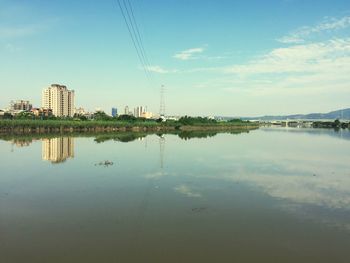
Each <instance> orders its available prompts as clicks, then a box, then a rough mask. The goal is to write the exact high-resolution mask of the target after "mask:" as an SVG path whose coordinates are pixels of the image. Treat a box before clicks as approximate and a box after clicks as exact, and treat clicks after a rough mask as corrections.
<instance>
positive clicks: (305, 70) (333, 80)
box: [222, 38, 350, 95]
mask: <svg viewBox="0 0 350 263" xmlns="http://www.w3.org/2000/svg"><path fill="white" fill-rule="evenodd" d="M224 71H225V72H226V73H228V74H230V75H231V76H229V77H227V78H226V79H225V80H222V82H223V81H225V82H226V83H224V85H225V86H226V88H225V90H232V91H236V90H237V88H239V89H241V90H242V89H244V90H246V91H250V92H252V93H254V95H262V94H270V95H277V94H285V95H286V94H289V93H293V94H294V95H297V94H299V95H302V94H304V95H305V93H306V94H316V93H319V92H328V93H329V92H342V93H344V92H345V93H346V92H349V85H348V83H350V38H346V39H335V40H328V41H325V42H319V43H313V44H305V45H294V46H291V47H287V48H277V49H274V50H272V51H271V52H269V53H267V54H266V55H263V56H261V57H258V58H256V59H253V60H251V61H249V62H247V63H245V64H240V65H234V66H232V67H228V68H226V69H225V70H224Z"/></svg>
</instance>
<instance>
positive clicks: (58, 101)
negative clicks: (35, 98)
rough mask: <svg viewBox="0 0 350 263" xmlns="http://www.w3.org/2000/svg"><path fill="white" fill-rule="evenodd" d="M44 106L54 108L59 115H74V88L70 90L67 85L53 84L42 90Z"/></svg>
mask: <svg viewBox="0 0 350 263" xmlns="http://www.w3.org/2000/svg"><path fill="white" fill-rule="evenodd" d="M42 107H43V108H45V109H52V113H53V115H55V116H57V117H64V116H66V117H73V115H74V90H68V89H67V87H66V86H62V85H59V84H52V85H51V86H50V87H48V88H46V89H44V90H43V92H42Z"/></svg>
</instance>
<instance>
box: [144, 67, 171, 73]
mask: <svg viewBox="0 0 350 263" xmlns="http://www.w3.org/2000/svg"><path fill="white" fill-rule="evenodd" d="M146 69H147V70H148V71H150V72H154V73H159V74H167V73H176V72H178V71H177V70H176V69H173V70H168V69H164V68H162V67H161V66H149V67H146Z"/></svg>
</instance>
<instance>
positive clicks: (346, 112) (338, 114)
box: [241, 108, 350, 121]
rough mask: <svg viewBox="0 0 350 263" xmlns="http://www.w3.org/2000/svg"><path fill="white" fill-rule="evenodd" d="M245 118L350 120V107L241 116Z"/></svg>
mask: <svg viewBox="0 0 350 263" xmlns="http://www.w3.org/2000/svg"><path fill="white" fill-rule="evenodd" d="M241 119H243V120H266V121H268V120H286V119H288V120H297V119H302V120H335V119H342V120H350V108H348V109H343V110H336V111H331V112H328V113H310V114H294V115H280V116H261V117H247V118H246V117H241Z"/></svg>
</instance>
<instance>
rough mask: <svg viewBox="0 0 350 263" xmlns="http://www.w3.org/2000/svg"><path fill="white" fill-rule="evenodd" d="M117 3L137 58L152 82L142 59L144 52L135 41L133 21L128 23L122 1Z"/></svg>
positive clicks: (118, 0)
mask: <svg viewBox="0 0 350 263" xmlns="http://www.w3.org/2000/svg"><path fill="white" fill-rule="evenodd" d="M117 2H118V6H119V8H120V11H121V13H122V15H123V18H124V22H125V24H126V27H127V29H128V32H129V35H130V37H131V40H132V43H133V46H134V48H135V50H136V53H137V56H138V58H139V60H140V62H141V65H142V67H143V70H144V71H145V74H146V77H147V78H148V79H149V80H150V81H151V79H150V76H149V71H148V69H147V66H146V64H145V62H144V60H143V59H142V55H141V52H142V51H141V50H139V48H138V46H137V44H136V40H135V39H136V35H134V34H133V32H132V30H131V21H129V22H128V19H127V17H126V15H125V12H124V9H123V7H122V5H121V3H120V0H117ZM124 5H125V0H124ZM129 23H130V25H129Z"/></svg>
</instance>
